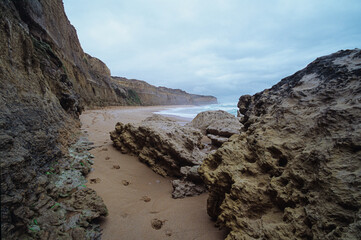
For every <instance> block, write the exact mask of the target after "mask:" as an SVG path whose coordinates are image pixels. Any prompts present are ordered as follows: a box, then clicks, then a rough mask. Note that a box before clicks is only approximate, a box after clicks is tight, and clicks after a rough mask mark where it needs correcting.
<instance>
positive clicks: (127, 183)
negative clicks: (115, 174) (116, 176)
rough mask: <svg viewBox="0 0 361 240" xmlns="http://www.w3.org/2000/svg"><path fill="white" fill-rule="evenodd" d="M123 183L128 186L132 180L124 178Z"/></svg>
mask: <svg viewBox="0 0 361 240" xmlns="http://www.w3.org/2000/svg"><path fill="white" fill-rule="evenodd" d="M122 184H123V185H124V186H128V185H129V184H130V182H129V181H128V180H122Z"/></svg>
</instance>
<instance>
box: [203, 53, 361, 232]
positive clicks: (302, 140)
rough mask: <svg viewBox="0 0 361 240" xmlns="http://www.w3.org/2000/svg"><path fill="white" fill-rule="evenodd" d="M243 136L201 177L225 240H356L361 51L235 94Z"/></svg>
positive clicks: (360, 196)
mask: <svg viewBox="0 0 361 240" xmlns="http://www.w3.org/2000/svg"><path fill="white" fill-rule="evenodd" d="M238 107H239V110H240V113H242V114H244V118H243V124H244V126H245V130H246V131H245V132H244V133H241V134H239V135H233V136H232V137H231V138H230V141H229V142H227V143H225V144H223V145H222V147H221V148H219V149H218V151H217V152H216V153H215V154H213V155H212V156H209V157H208V158H206V160H205V161H204V163H203V164H202V166H201V167H200V169H199V172H200V174H201V175H202V177H203V179H204V181H205V182H206V183H207V185H208V186H209V190H210V195H209V198H208V203H207V209H208V213H209V215H210V216H211V217H212V218H214V219H216V220H217V224H218V225H219V226H221V227H225V228H227V229H229V230H230V233H229V235H228V236H227V239H360V238H361V217H360V216H361V215H360V214H361V212H360V207H361V161H360V160H361V51H360V50H358V49H356V50H346V51H339V52H337V53H334V54H331V55H329V56H325V57H321V58H318V59H316V60H315V61H314V62H312V63H311V64H309V65H308V66H307V67H306V68H305V69H303V70H301V71H299V72H297V73H295V74H294V75H292V76H289V77H287V78H284V79H283V80H282V81H281V82H279V83H278V84H276V85H275V86H273V87H272V88H271V89H267V90H264V91H263V92H260V93H257V94H255V95H253V96H242V97H241V98H240V100H239V104H238Z"/></svg>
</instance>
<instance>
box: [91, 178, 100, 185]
mask: <svg viewBox="0 0 361 240" xmlns="http://www.w3.org/2000/svg"><path fill="white" fill-rule="evenodd" d="M100 181H101V180H100V178H91V179H90V183H91V184H94V183H100Z"/></svg>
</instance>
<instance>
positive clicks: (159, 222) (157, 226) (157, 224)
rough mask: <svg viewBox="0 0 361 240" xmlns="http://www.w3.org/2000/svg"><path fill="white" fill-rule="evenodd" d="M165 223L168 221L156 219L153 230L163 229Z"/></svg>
mask: <svg viewBox="0 0 361 240" xmlns="http://www.w3.org/2000/svg"><path fill="white" fill-rule="evenodd" d="M165 221H166V220H160V219H158V218H154V219H153V220H152V222H151V224H152V228H154V229H155V230H159V229H161V228H162V227H163V225H164V223H165Z"/></svg>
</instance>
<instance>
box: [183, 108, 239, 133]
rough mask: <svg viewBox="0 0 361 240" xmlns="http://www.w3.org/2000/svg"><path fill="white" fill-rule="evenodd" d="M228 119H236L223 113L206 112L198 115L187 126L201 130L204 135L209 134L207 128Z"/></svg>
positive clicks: (221, 111)
mask: <svg viewBox="0 0 361 240" xmlns="http://www.w3.org/2000/svg"><path fill="white" fill-rule="evenodd" d="M226 119H236V118H235V116H233V115H232V114H230V113H228V112H226V111H223V110H217V111H205V112H201V113H198V115H197V116H196V117H195V118H194V119H193V120H192V121H191V122H190V123H188V124H186V126H188V127H194V128H197V129H200V130H201V131H202V133H203V134H204V135H206V134H207V128H208V127H209V126H211V125H212V124H213V123H215V122H216V121H218V120H220V121H224V120H226Z"/></svg>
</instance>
